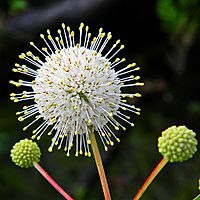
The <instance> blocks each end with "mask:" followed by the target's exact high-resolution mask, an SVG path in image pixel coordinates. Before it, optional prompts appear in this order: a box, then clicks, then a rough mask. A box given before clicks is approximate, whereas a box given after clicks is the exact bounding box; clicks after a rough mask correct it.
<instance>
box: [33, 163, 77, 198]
mask: <svg viewBox="0 0 200 200" xmlns="http://www.w3.org/2000/svg"><path fill="white" fill-rule="evenodd" d="M33 165H34V167H35V168H36V169H37V170H38V172H39V173H40V174H41V175H42V176H43V177H44V178H45V179H46V180H47V181H48V182H49V183H50V184H51V185H52V186H53V187H54V188H55V189H56V190H57V191H58V192H59V193H60V194H61V195H62V196H63V197H64V198H65V199H67V200H73V198H72V197H70V195H69V194H67V193H66V192H65V191H64V190H63V189H62V188H61V187H60V186H59V185H58V184H57V183H56V182H55V181H54V180H53V179H52V178H51V176H50V175H49V174H48V173H47V172H46V171H45V170H44V169H43V168H42V167H41V166H40V165H39V164H38V163H36V162H34V163H33Z"/></svg>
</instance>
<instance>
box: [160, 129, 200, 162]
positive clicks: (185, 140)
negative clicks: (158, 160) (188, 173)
mask: <svg viewBox="0 0 200 200" xmlns="http://www.w3.org/2000/svg"><path fill="white" fill-rule="evenodd" d="M195 136H196V134H195V133H194V132H193V131H192V130H190V129H188V128H187V127H185V126H178V127H176V126H172V127H169V128H168V129H166V130H165V131H163V132H162V135H161V137H159V138H158V151H159V152H160V153H161V154H162V155H163V157H164V158H165V159H166V160H168V161H170V162H183V161H185V160H188V159H189V158H192V156H193V155H194V153H195V152H196V151H197V144H198V142H197V139H196V138H195Z"/></svg>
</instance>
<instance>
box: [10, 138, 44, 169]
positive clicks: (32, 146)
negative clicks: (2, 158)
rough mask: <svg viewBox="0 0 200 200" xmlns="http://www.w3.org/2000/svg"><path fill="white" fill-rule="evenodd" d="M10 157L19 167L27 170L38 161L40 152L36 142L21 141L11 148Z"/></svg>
mask: <svg viewBox="0 0 200 200" xmlns="http://www.w3.org/2000/svg"><path fill="white" fill-rule="evenodd" d="M10 156H11V158H12V161H13V162H14V163H15V164H16V165H18V166H19V167H22V168H29V167H32V166H33V162H36V163H38V162H39V161H40V156H41V152H40V148H39V147H38V145H37V143H36V142H33V141H32V140H29V139H23V140H20V141H19V142H17V143H16V144H15V145H14V146H13V148H12V150H11V154H10Z"/></svg>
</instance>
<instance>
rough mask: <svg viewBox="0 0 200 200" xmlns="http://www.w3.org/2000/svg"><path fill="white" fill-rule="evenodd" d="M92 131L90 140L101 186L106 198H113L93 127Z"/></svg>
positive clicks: (107, 199) (109, 199) (106, 199)
mask: <svg viewBox="0 0 200 200" xmlns="http://www.w3.org/2000/svg"><path fill="white" fill-rule="evenodd" d="M90 130H91V133H90V140H91V146H92V151H93V154H94V159H95V162H96V166H97V169H98V172H99V177H100V180H101V186H102V189H103V193H104V197H105V200H111V196H110V192H109V187H108V182H107V179H106V175H105V171H104V168H103V164H102V160H101V155H100V153H99V148H98V145H97V142H96V138H95V134H94V131H93V129H92V128H91V129H90Z"/></svg>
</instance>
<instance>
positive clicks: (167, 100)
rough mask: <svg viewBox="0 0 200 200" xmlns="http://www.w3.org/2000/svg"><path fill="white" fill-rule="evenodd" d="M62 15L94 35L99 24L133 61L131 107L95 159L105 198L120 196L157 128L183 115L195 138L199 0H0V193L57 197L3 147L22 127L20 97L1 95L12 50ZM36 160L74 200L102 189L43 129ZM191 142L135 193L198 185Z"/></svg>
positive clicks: (124, 197)
mask: <svg viewBox="0 0 200 200" xmlns="http://www.w3.org/2000/svg"><path fill="white" fill-rule="evenodd" d="M62 22H65V23H66V24H67V25H70V26H71V27H72V28H73V29H75V31H78V27H79V24H80V22H84V23H85V24H87V25H89V26H90V30H91V32H92V33H93V35H95V34H96V33H98V29H99V28H100V27H103V28H104V30H105V31H106V32H109V31H111V32H112V35H113V38H114V39H113V40H112V41H113V42H114V41H115V40H117V39H121V41H122V42H123V43H124V45H125V47H126V48H125V50H123V51H122V52H120V57H126V59H127V62H126V64H127V63H130V62H136V63H137V64H138V66H141V71H140V72H139V73H138V75H140V76H141V79H142V81H143V82H144V83H145V86H144V87H142V88H139V89H137V88H134V90H135V92H140V93H141V94H142V98H139V99H138V101H136V102H135V104H136V105H137V106H138V107H140V108H141V109H142V112H141V116H133V121H134V123H135V127H134V128H128V129H127V131H126V132H123V133H119V134H118V136H119V137H120V138H121V143H119V144H116V145H115V146H114V147H113V148H112V149H111V150H110V151H109V152H107V153H104V151H103V148H102V146H101V144H99V145H100V149H101V153H102V156H103V160H104V166H105V169H106V174H107V177H108V182H109V185H110V189H111V195H112V197H113V199H114V200H130V199H132V198H133V196H134V195H135V194H136V193H137V191H138V189H139V188H140V186H141V185H142V183H143V182H144V181H145V179H146V178H147V176H148V175H149V174H150V172H151V171H152V170H153V168H154V167H155V166H156V165H157V163H158V162H159V161H160V160H161V158H162V157H161V155H160V154H159V153H158V150H157V138H158V137H159V136H160V133H161V131H163V130H165V129H166V128H167V127H169V126H172V125H186V126H187V127H188V128H190V129H193V130H194V131H195V132H196V133H197V138H198V140H199V141H200V136H199V131H200V125H199V118H200V98H199V92H200V84H199V72H200V70H199V69H200V62H199V58H200V1H199V0H176V1H175V0H153V1H134V0H133V1H128V0H43V1H40V0H0V69H1V78H0V95H1V96H0V113H1V115H0V199H6V200H9V199H13V200H25V199H29V200H32V199H38V200H43V199H52V200H54V199H56V200H58V199H62V197H61V196H59V194H58V193H57V192H56V191H55V190H54V189H53V188H51V186H50V185H49V184H48V183H47V182H46V181H45V180H44V179H43V178H42V177H41V176H40V175H39V173H38V172H37V171H36V170H34V169H33V168H31V169H21V168H18V167H16V166H15V165H14V163H12V161H11V159H10V156H9V154H10V149H11V148H12V146H13V145H14V144H15V143H16V142H18V141H19V140H20V139H22V138H25V137H28V138H30V137H31V133H29V131H27V132H26V133H24V132H23V131H22V127H24V126H25V124H26V123H25V122H24V123H22V124H21V123H19V122H18V121H17V117H16V116H15V112H16V111H19V110H21V108H22V106H23V105H24V104H23V103H19V104H14V103H13V102H11V101H10V100H9V94H10V93H11V92H17V91H21V90H22V89H21V88H19V89H18V88H15V87H14V86H12V85H10V84H9V83H8V82H9V80H11V79H13V80H18V79H19V74H15V73H13V72H12V68H13V66H14V63H15V62H18V55H19V54H20V53H21V52H26V51H28V50H31V47H30V45H29V41H34V42H35V43H36V44H38V46H41V47H42V45H43V44H42V43H41V39H40V37H39V34H40V33H45V32H46V29H47V28H50V30H52V32H55V31H56V30H57V29H58V28H60V25H61V23H62ZM38 144H39V146H40V147H41V149H42V158H41V162H40V164H41V165H42V166H43V167H44V168H45V169H46V170H47V171H48V173H50V174H51V175H52V176H53V177H54V178H55V179H56V180H57V181H58V183H59V184H60V185H61V186H63V188H64V189H66V191H67V192H68V193H70V194H71V195H72V196H73V197H74V198H75V199H77V200H86V199H87V200H101V199H103V194H102V190H101V185H100V181H99V178H98V174H97V170H96V166H95V163H94V160H93V157H91V158H85V157H78V158H75V157H74V156H71V157H69V158H68V157H66V156H65V153H64V151H62V150H60V151H54V152H53V153H48V151H47V149H48V146H49V144H50V139H49V138H47V136H43V137H42V139H41V140H40V141H38ZM199 172H200V159H199V152H197V153H196V155H195V156H194V158H193V159H191V160H189V161H187V162H185V163H182V164H168V165H167V166H166V167H165V169H164V170H163V171H162V172H161V173H160V174H159V176H158V177H157V178H156V180H155V181H154V182H153V184H152V185H151V186H150V188H149V189H148V190H147V191H146V193H145V194H144V196H143V198H142V199H144V200H151V199H152V200H169V199H170V200H189V199H193V198H194V197H195V196H196V195H197V194H198V193H199V191H198V179H199V176H200V175H199Z"/></svg>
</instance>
